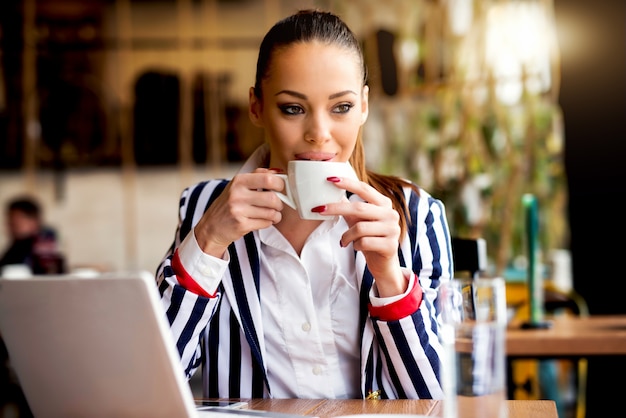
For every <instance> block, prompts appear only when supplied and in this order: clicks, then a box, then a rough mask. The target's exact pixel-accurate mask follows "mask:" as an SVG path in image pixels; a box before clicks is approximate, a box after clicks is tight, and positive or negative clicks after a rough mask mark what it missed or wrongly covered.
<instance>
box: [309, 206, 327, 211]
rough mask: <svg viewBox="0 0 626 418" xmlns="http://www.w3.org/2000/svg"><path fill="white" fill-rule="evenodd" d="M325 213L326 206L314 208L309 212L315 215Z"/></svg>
mask: <svg viewBox="0 0 626 418" xmlns="http://www.w3.org/2000/svg"><path fill="white" fill-rule="evenodd" d="M325 211H326V205H321V206H315V207H314V208H313V209H311V212H315V213H322V212H325Z"/></svg>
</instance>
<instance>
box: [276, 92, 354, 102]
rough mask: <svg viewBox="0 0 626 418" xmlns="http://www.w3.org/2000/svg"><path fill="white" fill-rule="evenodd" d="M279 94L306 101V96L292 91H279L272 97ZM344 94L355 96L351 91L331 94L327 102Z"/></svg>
mask: <svg viewBox="0 0 626 418" xmlns="http://www.w3.org/2000/svg"><path fill="white" fill-rule="evenodd" d="M280 94H288V95H290V96H295V97H297V98H299V99H302V100H306V99H307V97H306V95H304V94H302V93H298V92H295V91H293V90H281V91H279V92H278V93H276V94H275V95H274V96H278V95H280ZM346 94H353V95H355V96H356V95H357V94H356V93H355V92H354V91H352V90H344V91H340V92H338V93H333V94H331V95H330V96H328V99H329V100H332V99H336V98H337V97H341V96H345V95H346Z"/></svg>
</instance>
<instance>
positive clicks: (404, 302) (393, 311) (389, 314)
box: [368, 273, 422, 321]
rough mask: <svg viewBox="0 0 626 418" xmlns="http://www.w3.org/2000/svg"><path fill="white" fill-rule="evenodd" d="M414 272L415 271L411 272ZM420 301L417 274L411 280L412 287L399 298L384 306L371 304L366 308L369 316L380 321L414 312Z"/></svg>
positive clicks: (394, 318) (420, 293)
mask: <svg viewBox="0 0 626 418" xmlns="http://www.w3.org/2000/svg"><path fill="white" fill-rule="evenodd" d="M413 274H415V273H413ZM421 303H422V287H421V286H420V285H419V279H418V278H417V275H416V277H415V280H413V289H411V290H410V291H409V293H408V294H407V295H406V296H405V297H403V298H402V299H400V300H397V301H395V302H392V303H390V304H388V305H384V306H373V305H372V304H371V303H370V304H369V306H368V308H369V311H370V316H371V317H372V318H376V319H378V320H380V321H397V320H399V319H402V318H404V317H407V316H409V315H411V314H413V313H414V312H416V311H417V310H418V309H419V307H420V304H421Z"/></svg>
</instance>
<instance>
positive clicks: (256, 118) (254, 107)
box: [248, 87, 263, 128]
mask: <svg viewBox="0 0 626 418" xmlns="http://www.w3.org/2000/svg"><path fill="white" fill-rule="evenodd" d="M262 114H263V104H262V103H261V100H259V98H258V97H256V95H255V94H254V87H250V91H249V93H248V116H249V117H250V121H252V123H253V124H254V125H255V126H258V127H261V128H262V127H263V119H262Z"/></svg>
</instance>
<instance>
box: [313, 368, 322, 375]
mask: <svg viewBox="0 0 626 418" xmlns="http://www.w3.org/2000/svg"><path fill="white" fill-rule="evenodd" d="M313 374H314V375H316V376H319V375H320V374H322V368H321V367H320V366H315V367H313Z"/></svg>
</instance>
